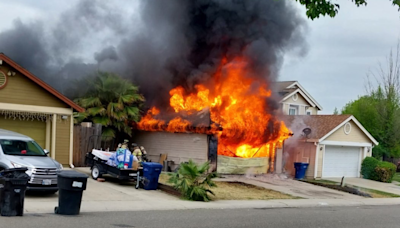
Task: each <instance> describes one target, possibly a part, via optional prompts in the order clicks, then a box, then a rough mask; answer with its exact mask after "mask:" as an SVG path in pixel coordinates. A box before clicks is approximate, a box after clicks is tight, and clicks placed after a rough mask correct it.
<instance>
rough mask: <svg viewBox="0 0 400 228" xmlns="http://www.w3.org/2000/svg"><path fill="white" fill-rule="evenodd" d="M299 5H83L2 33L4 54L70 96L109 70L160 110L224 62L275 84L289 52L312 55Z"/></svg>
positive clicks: (175, 0) (286, 1) (155, 0)
mask: <svg viewBox="0 0 400 228" xmlns="http://www.w3.org/2000/svg"><path fill="white" fill-rule="evenodd" d="M135 2H136V1H135ZM293 2H294V1H291V0H192V1H188V0H168V1H166V0H143V1H140V3H139V4H138V6H137V8H135V10H133V11H134V12H133V13H132V12H130V11H129V10H127V9H130V8H132V7H131V5H130V4H134V3H131V2H130V1H129V2H126V1H116V2H114V1H107V2H106V1H100V0H81V1H79V2H78V3H77V5H75V6H73V7H72V8H70V9H67V10H66V11H65V12H64V13H62V14H61V15H60V18H59V21H57V22H56V23H55V24H53V25H51V26H50V25H48V23H47V22H46V21H45V20H42V21H41V20H35V21H33V22H31V23H23V22H21V21H19V20H17V21H15V23H14V27H13V28H12V29H10V30H7V31H3V32H2V33H0V52H3V53H5V54H6V55H8V56H10V57H11V58H12V59H14V60H15V61H16V62H17V63H19V64H20V65H22V66H23V67H25V68H26V69H28V70H30V71H31V72H32V73H34V74H35V75H37V76H38V77H40V78H42V79H43V80H44V81H46V82H47V83H49V84H50V85H52V86H53V87H55V88H56V89H58V90H59V91H61V92H62V93H64V94H66V95H68V96H69V97H71V98H74V97H75V96H76V95H77V94H78V91H83V90H84V88H83V87H80V86H79V83H73V81H74V80H77V79H82V78H84V77H86V76H88V75H90V74H93V73H94V72H95V71H97V70H103V71H111V72H115V73H118V74H120V75H121V76H123V77H125V78H128V79H130V80H131V81H132V82H134V83H136V84H138V85H139V86H140V89H141V92H142V93H143V94H144V95H145V97H146V99H147V102H148V105H149V106H150V105H158V106H160V105H165V104H168V99H169V96H168V91H169V90H170V89H171V88H173V87H175V86H177V85H181V86H184V87H185V88H187V89H188V90H191V89H192V88H193V85H194V84H196V83H198V82H203V83H207V82H208V83H209V82H210V80H211V75H212V74H213V72H214V71H215V69H216V67H217V66H218V65H219V64H220V62H221V60H222V58H224V57H225V58H227V59H228V60H229V59H232V58H234V57H236V56H245V57H247V58H248V59H250V60H251V61H250V62H251V69H252V70H253V71H254V72H255V73H256V75H258V76H259V77H260V78H264V79H265V80H267V81H273V80H276V76H277V75H278V74H279V69H280V67H281V65H282V63H283V60H284V55H285V53H287V52H288V51H290V52H292V53H300V54H301V55H302V54H304V53H305V52H306V49H307V48H306V47H307V45H306V43H305V42H304V40H305V39H304V35H305V32H306V29H307V26H306V23H305V20H304V19H303V17H302V16H301V15H299V13H298V11H297V10H296V8H295V6H294V5H293V4H294V3H293ZM293 51H294V52H293ZM84 86H85V87H86V85H84Z"/></svg>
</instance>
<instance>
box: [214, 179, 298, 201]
mask: <svg viewBox="0 0 400 228" xmlns="http://www.w3.org/2000/svg"><path fill="white" fill-rule="evenodd" d="M216 184H217V186H218V187H217V188H213V189H212V191H213V192H214V194H215V196H213V199H215V200H271V199H297V198H296V197H293V196H291V195H287V194H284V193H281V192H277V191H273V190H270V189H266V188H263V187H258V186H254V185H251V184H246V183H242V182H224V181H216Z"/></svg>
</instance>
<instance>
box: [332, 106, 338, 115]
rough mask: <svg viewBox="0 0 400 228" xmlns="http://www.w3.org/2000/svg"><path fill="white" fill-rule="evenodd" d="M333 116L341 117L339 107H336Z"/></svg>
mask: <svg viewBox="0 0 400 228" xmlns="http://www.w3.org/2000/svg"><path fill="white" fill-rule="evenodd" d="M333 115H339V110H338V109H337V107H335V109H334V110H333Z"/></svg>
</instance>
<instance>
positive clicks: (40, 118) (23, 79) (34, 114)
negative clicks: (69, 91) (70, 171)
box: [0, 53, 84, 165]
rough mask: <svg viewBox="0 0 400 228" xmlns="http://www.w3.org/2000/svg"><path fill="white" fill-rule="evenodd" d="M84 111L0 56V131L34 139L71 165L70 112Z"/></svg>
mask: <svg viewBox="0 0 400 228" xmlns="http://www.w3.org/2000/svg"><path fill="white" fill-rule="evenodd" d="M74 110H75V111H79V112H80V111H84V109H83V108H81V107H80V106H78V105H77V104H75V103H74V102H72V101H71V100H70V99H68V98H67V97H65V96H64V95H62V94H61V93H59V92H57V91H56V90H55V89H53V88H52V87H50V86H49V85H47V84H46V83H44V82H43V81H42V80H40V79H39V78H37V77H36V76H34V75H33V74H31V73H30V72H29V71H27V70H26V69H24V68H22V67H21V66H19V65H18V64H17V63H16V62H14V61H13V60H11V59H10V58H9V57H7V56H6V55H4V54H3V53H0V128H2V129H6V130H11V131H15V132H18V133H21V134H24V135H27V136H29V137H31V138H33V139H34V140H35V141H37V142H38V143H39V145H40V146H41V147H43V148H44V149H47V150H49V151H50V156H51V157H52V158H54V159H56V160H57V161H58V162H60V163H61V164H63V165H68V164H72V149H73V123H74V121H73V111H74Z"/></svg>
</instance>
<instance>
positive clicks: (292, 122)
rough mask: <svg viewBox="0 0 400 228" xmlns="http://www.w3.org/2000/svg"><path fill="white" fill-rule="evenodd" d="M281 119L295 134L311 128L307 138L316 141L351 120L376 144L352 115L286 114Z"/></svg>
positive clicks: (321, 139) (324, 137)
mask: <svg viewBox="0 0 400 228" xmlns="http://www.w3.org/2000/svg"><path fill="white" fill-rule="evenodd" d="M282 119H283V121H284V122H285V124H286V126H287V127H288V128H290V129H291V130H292V131H293V133H294V134H295V135H301V134H302V131H303V129H304V128H306V127H309V128H311V134H310V136H309V139H314V140H317V141H318V142H320V141H323V140H324V139H326V138H327V137H329V136H330V135H331V134H333V133H334V132H335V131H336V130H337V129H339V128H340V127H342V126H343V125H344V124H346V123H347V122H349V121H350V120H352V121H354V123H355V124H356V125H357V126H358V127H359V128H360V129H361V130H362V131H363V132H364V134H365V135H366V136H367V137H368V138H369V139H370V140H371V141H372V142H373V143H374V144H375V145H378V142H377V141H376V140H375V139H374V137H372V135H371V134H370V133H369V132H368V131H367V130H366V129H365V128H364V127H363V126H362V125H361V124H360V122H358V120H357V119H356V118H355V117H354V116H352V115H288V116H284V117H282Z"/></svg>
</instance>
